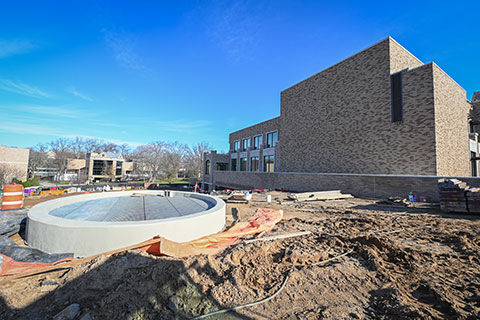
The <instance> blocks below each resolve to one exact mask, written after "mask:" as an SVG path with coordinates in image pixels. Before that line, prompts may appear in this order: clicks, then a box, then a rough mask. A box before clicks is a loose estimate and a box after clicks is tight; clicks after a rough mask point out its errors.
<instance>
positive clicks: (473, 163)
mask: <svg viewBox="0 0 480 320" xmlns="http://www.w3.org/2000/svg"><path fill="white" fill-rule="evenodd" d="M470 157H471V160H470V164H471V165H470V166H471V167H472V177H476V176H477V175H478V170H477V159H476V157H477V154H476V153H475V152H473V151H470Z"/></svg>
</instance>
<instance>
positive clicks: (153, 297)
mask: <svg viewBox="0 0 480 320" xmlns="http://www.w3.org/2000/svg"><path fill="white" fill-rule="evenodd" d="M196 271H197V273H198V275H199V277H201V278H202V281H207V282H208V281H215V276H216V273H215V271H214V270H213V269H210V268H209V266H208V265H206V266H203V267H202V268H197V270H196ZM62 272H64V273H65V271H56V272H53V273H50V274H48V273H47V274H42V275H36V276H32V277H31V281H30V282H28V285H29V286H30V285H31V286H33V287H34V288H29V290H28V292H24V293H23V292H16V293H15V294H17V295H19V296H20V295H22V294H29V293H30V294H31V292H32V289H33V291H34V292H35V293H36V294H35V295H36V296H37V297H38V298H36V300H35V301H33V302H31V303H30V304H28V305H26V306H24V307H22V308H19V309H12V307H10V306H9V305H7V303H6V301H5V300H4V299H2V298H1V297H0V318H1V319H49V318H51V317H53V316H55V315H56V314H58V313H59V312H61V311H62V310H64V309H65V308H66V307H68V306H69V305H71V304H79V305H80V313H79V314H78V315H77V317H75V319H80V318H81V317H82V316H84V315H86V314H90V315H91V316H93V318H94V319H189V318H191V317H193V316H198V315H202V314H206V313H209V312H212V311H216V310H220V309H223V307H222V306H220V304H219V303H218V302H216V301H215V300H214V299H213V298H212V297H211V295H209V293H208V292H202V287H201V286H199V285H197V284H196V283H195V281H194V280H193V279H192V278H191V277H189V276H188V273H187V270H186V268H185V265H184V263H183V261H182V260H175V259H169V258H159V257H152V256H149V255H147V254H145V253H143V252H139V251H133V252H132V251H131V252H124V253H121V254H118V255H116V256H111V257H104V258H103V260H102V259H101V258H96V259H94V260H92V261H90V262H87V263H85V264H83V265H82V266H81V268H78V267H76V268H74V269H71V270H70V271H67V272H66V273H65V274H64V275H63V276H62ZM52 280H54V281H52ZM15 281H16V280H7V281H4V282H3V283H2V284H1V287H2V291H4V292H6V291H5V289H6V290H10V293H11V292H12V289H13V288H14V286H15ZM24 283H25V282H24ZM15 289H17V290H18V291H22V290H21V288H15ZM72 319H73V318H72ZM209 319H248V318H247V317H245V316H243V315H241V314H238V313H235V312H229V313H224V314H222V315H219V316H217V317H210V318H209Z"/></svg>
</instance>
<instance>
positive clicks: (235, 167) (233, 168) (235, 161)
mask: <svg viewBox="0 0 480 320" xmlns="http://www.w3.org/2000/svg"><path fill="white" fill-rule="evenodd" d="M232 171H237V159H232Z"/></svg>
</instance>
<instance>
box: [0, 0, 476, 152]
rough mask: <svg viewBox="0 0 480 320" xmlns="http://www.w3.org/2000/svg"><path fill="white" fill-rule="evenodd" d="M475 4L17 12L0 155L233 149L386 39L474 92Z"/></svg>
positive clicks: (0, 11)
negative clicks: (252, 129) (14, 150)
mask: <svg viewBox="0 0 480 320" xmlns="http://www.w3.org/2000/svg"><path fill="white" fill-rule="evenodd" d="M479 13H480V4H479V2H478V1H444V2H443V3H442V1H397V2H391V1H358V2H355V1H346V2H342V1H328V2H322V1H281V0H277V1H193V0H192V1H32V2H28V1H9V2H6V1H4V2H2V4H1V5H0V144H3V145H7V146H17V147H30V146H33V145H35V144H36V143H38V142H48V141H51V140H53V139H56V138H58V137H67V138H68V137H76V136H81V137H97V138H101V139H105V140H107V141H111V142H114V143H118V144H120V143H128V144H130V145H131V146H132V147H135V146H137V145H139V144H144V143H148V142H151V141H156V140H164V141H172V142H173V141H179V142H182V143H187V144H194V143H197V142H201V141H206V142H208V143H210V145H212V146H213V147H214V148H216V149H217V150H226V149H228V146H227V142H228V133H229V132H232V131H235V130H238V129H241V128H243V127H246V126H249V125H252V124H255V123H257V122H260V121H264V120H267V119H269V118H272V117H275V116H278V115H279V113H280V91H282V90H284V89H286V88H288V87H290V86H291V85H293V84H295V83H297V82H298V81H301V80H303V79H305V78H307V77H308V76H310V75H312V74H315V73H317V72H319V71H321V70H322V69H324V68H326V67H328V66H330V65H332V64H334V63H336V62H338V61H340V60H342V59H344V58H346V57H348V56H350V55H352V54H354V53H356V52H358V51H360V50H362V49H364V48H366V47H368V46H370V45H372V44H374V43H376V42H378V41H380V40H382V39H384V38H386V37H387V36H389V35H390V36H392V37H393V38H394V39H396V40H397V41H398V42H399V43H401V44H402V45H403V46H404V47H406V48H407V49H408V50H409V51H411V52H412V53H413V54H414V55H416V56H417V57H418V58H419V59H420V60H422V61H423V62H430V61H435V62H436V63H437V64H438V65H439V66H440V67H441V68H442V69H443V70H444V71H446V72H447V73H448V74H449V75H450V76H451V77H452V78H453V79H455V80H456V81H457V82H458V83H459V84H460V85H461V86H462V87H463V88H464V89H466V90H467V98H468V99H471V96H472V94H473V91H477V90H480V81H479V80H478V79H480V77H479V75H480V41H479V34H480V25H479V23H478V14H479Z"/></svg>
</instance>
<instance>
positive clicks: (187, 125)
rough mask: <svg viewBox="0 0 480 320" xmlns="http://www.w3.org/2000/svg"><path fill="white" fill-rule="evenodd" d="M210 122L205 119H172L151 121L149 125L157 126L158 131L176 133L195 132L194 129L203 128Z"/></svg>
mask: <svg viewBox="0 0 480 320" xmlns="http://www.w3.org/2000/svg"><path fill="white" fill-rule="evenodd" d="M210 124H211V122H210V121H207V120H196V121H189V120H173V121H151V125H153V126H154V127H156V128H158V131H167V132H176V133H189V134H193V133H195V130H197V129H201V128H205V127H207V126H209V125H210Z"/></svg>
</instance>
